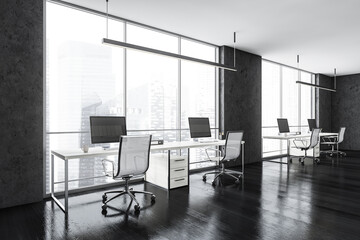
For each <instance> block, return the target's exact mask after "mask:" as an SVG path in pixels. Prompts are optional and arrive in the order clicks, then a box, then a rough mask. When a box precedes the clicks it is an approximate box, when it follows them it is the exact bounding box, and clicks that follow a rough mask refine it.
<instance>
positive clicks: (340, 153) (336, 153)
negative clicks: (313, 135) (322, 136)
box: [321, 150, 346, 157]
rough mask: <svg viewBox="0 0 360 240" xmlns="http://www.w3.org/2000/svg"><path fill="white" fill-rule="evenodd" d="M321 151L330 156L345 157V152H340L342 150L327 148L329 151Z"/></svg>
mask: <svg viewBox="0 0 360 240" xmlns="http://www.w3.org/2000/svg"><path fill="white" fill-rule="evenodd" d="M321 153H324V154H328V155H330V157H332V156H334V155H336V156H337V155H339V156H340V157H346V153H345V152H342V151H337V150H334V151H332V150H329V151H323V152H321Z"/></svg>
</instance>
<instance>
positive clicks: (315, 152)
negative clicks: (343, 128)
mask: <svg viewBox="0 0 360 240" xmlns="http://www.w3.org/2000/svg"><path fill="white" fill-rule="evenodd" d="M337 135H338V133H326V132H323V133H320V137H325V136H337ZM310 137H311V133H306V134H299V135H295V134H288V135H286V134H280V135H273V136H263V139H276V140H286V141H287V156H288V158H289V157H290V156H299V149H296V148H294V147H292V142H293V141H292V140H294V139H304V138H305V139H306V138H310ZM319 143H320V139H319ZM319 155H320V144H317V145H316V146H315V148H314V149H313V152H312V153H310V154H309V156H314V157H319Z"/></svg>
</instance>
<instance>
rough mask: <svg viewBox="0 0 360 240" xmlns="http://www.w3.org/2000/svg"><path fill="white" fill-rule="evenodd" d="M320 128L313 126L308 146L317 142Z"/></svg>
mask: <svg viewBox="0 0 360 240" xmlns="http://www.w3.org/2000/svg"><path fill="white" fill-rule="evenodd" d="M320 132H321V128H314V129H313V131H312V133H311V138H310V145H309V148H313V147H315V146H316V145H317V144H318V143H319V136H320Z"/></svg>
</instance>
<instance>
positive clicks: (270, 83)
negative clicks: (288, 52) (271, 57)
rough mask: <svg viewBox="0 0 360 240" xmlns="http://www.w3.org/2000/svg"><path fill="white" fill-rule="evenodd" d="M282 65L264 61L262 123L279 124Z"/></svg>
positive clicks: (264, 124) (266, 124) (268, 124)
mask: <svg viewBox="0 0 360 240" xmlns="http://www.w3.org/2000/svg"><path fill="white" fill-rule="evenodd" d="M280 117H281V114H280V66H279V65H278V64H274V63H270V62H265V61H263V63H262V125H263V127H265V126H277V121H276V119H277V118H280Z"/></svg>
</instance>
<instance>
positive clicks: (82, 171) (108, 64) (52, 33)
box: [46, 2, 125, 191]
mask: <svg viewBox="0 0 360 240" xmlns="http://www.w3.org/2000/svg"><path fill="white" fill-rule="evenodd" d="M46 4H47V11H46V14H47V17H46V21H47V24H46V27H47V29H46V41H47V44H46V47H47V49H46V71H47V75H46V119H47V122H46V131H47V132H68V131H82V132H83V133H81V134H75V135H74V134H72V135H71V134H70V135H66V134H65V135H64V134H51V137H50V135H48V136H47V138H46V150H47V153H49V152H50V149H73V148H80V146H82V145H83V144H87V145H90V134H89V131H90V126H89V116H90V115H124V114H125V112H124V101H123V100H124V87H123V86H124V79H123V76H124V68H123V66H124V61H123V60H124V52H123V50H122V49H120V48H114V47H109V46H106V45H103V44H102V41H101V39H102V38H103V37H105V36H106V32H105V30H106V28H105V27H106V25H105V23H106V22H105V19H104V18H103V17H100V16H97V15H94V14H89V13H85V12H82V11H78V10H75V9H72V8H68V7H64V6H61V5H58V4H53V3H49V2H47V3H46ZM63 16H66V18H64V17H63ZM123 29H124V25H123V23H122V22H118V21H113V20H109V37H113V38H115V39H117V40H122V41H123V39H124V37H123ZM49 155H50V154H47V158H46V161H47V164H46V168H47V171H46V172H47V175H46V178H47V180H49V179H50V175H49V159H50V157H49ZM72 164H73V165H71V167H70V172H69V176H70V177H75V178H78V177H79V176H80V177H81V176H94V175H96V174H98V173H99V172H102V166H101V165H99V164H98V163H97V162H96V161H95V159H91V160H89V161H87V160H86V161H85V160H79V161H77V165H76V163H72ZM74 164H75V165H76V166H75V165H74ZM60 165H61V164H60ZM60 165H59V166H58V164H57V165H56V168H57V169H58V170H59V171H60V172H59V171H57V172H56V174H55V179H57V177H58V176H61V168H60ZM101 179H102V178H101ZM101 179H98V180H87V181H80V182H72V183H71V184H72V185H71V186H73V185H74V186H75V185H76V186H85V185H93V184H97V183H101V182H102V181H103V182H107V180H104V179H102V180H101ZM48 183H49V182H48V181H47V191H49V184H48Z"/></svg>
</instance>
